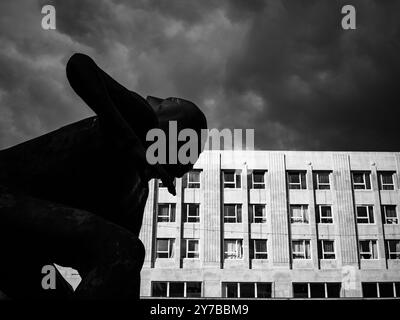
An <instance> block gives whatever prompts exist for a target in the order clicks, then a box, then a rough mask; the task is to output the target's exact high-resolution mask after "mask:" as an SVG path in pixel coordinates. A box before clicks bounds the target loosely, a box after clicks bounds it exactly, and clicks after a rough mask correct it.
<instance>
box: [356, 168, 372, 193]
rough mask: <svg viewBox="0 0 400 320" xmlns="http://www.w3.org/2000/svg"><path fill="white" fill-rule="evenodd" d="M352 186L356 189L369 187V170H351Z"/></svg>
mask: <svg viewBox="0 0 400 320" xmlns="http://www.w3.org/2000/svg"><path fill="white" fill-rule="evenodd" d="M352 177H353V188H354V189H356V190H369V189H371V179H370V173H369V172H363V171H356V172H352Z"/></svg>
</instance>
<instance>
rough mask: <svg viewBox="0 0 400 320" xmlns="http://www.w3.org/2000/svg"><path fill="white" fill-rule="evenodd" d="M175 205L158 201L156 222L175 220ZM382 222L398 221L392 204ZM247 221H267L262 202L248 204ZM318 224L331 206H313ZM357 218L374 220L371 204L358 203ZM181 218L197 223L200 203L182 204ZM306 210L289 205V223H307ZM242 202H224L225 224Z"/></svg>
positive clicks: (328, 219) (238, 213) (237, 215)
mask: <svg viewBox="0 0 400 320" xmlns="http://www.w3.org/2000/svg"><path fill="white" fill-rule="evenodd" d="M175 211H176V204H174V203H160V204H158V212H157V222H175ZM381 211H382V221H383V223H384V224H398V223H399V219H398V216H397V210H396V206H395V205H383V206H382V210H381ZM249 214H250V221H251V222H252V223H266V222H267V217H266V207H265V205H263V204H251V205H249ZM316 218H317V219H316V221H317V223H323V224H331V223H333V215H332V207H331V206H330V205H317V206H316ZM356 218H357V223H359V224H365V223H367V224H373V223H375V218H374V210H373V206H372V205H357V206H356ZM183 221H184V222H192V223H198V222H200V208H199V204H196V203H187V204H184V206H183ZM309 221H310V219H309V212H308V205H290V222H291V223H306V224H308V223H309ZM241 222H242V205H241V204H225V205H224V223H241Z"/></svg>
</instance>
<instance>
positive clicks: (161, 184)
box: [158, 178, 176, 188]
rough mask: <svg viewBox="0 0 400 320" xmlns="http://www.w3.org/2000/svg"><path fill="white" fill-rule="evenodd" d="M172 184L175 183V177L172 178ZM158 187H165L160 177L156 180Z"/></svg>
mask: <svg viewBox="0 0 400 320" xmlns="http://www.w3.org/2000/svg"><path fill="white" fill-rule="evenodd" d="M174 185H176V178H174ZM158 187H159V188H166V186H164V183H163V182H162V180H161V179H159V180H158Z"/></svg>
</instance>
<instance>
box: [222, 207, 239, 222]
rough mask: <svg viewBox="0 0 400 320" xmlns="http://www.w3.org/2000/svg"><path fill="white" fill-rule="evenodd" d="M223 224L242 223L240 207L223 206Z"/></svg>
mask: <svg viewBox="0 0 400 320" xmlns="http://www.w3.org/2000/svg"><path fill="white" fill-rule="evenodd" d="M224 222H225V223H240V222H242V205H241V204H224Z"/></svg>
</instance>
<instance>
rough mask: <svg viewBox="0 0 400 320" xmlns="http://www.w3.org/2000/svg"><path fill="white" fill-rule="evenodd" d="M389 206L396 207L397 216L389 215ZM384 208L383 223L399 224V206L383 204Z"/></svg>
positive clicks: (382, 208)
mask: <svg viewBox="0 0 400 320" xmlns="http://www.w3.org/2000/svg"><path fill="white" fill-rule="evenodd" d="M388 207H393V208H394V212H395V214H396V215H395V217H388V216H387V209H388ZM381 210H382V215H383V223H384V224H399V214H398V212H397V206H396V205H394V204H383V205H382V207H381ZM389 220H395V221H396V222H395V223H393V222H391V223H388V221H389Z"/></svg>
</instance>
